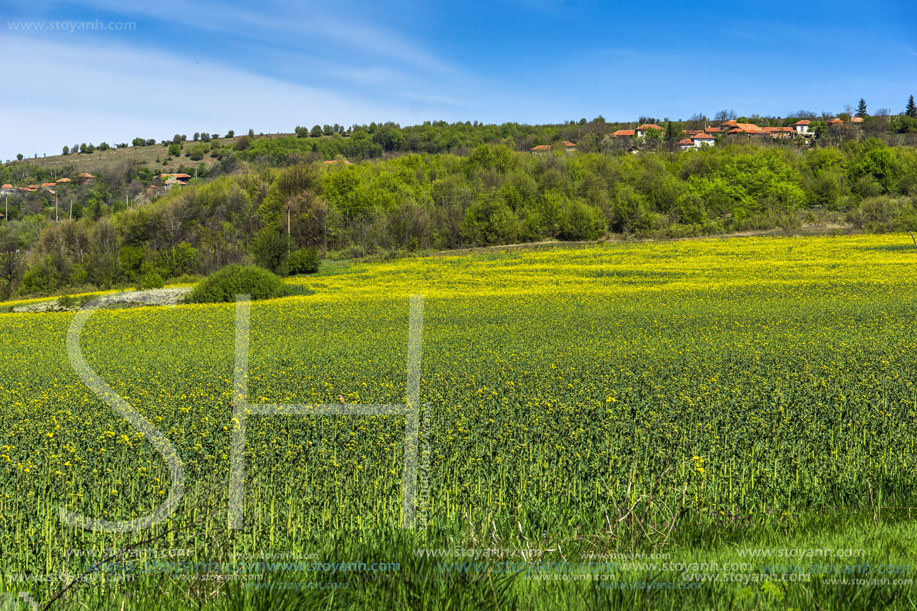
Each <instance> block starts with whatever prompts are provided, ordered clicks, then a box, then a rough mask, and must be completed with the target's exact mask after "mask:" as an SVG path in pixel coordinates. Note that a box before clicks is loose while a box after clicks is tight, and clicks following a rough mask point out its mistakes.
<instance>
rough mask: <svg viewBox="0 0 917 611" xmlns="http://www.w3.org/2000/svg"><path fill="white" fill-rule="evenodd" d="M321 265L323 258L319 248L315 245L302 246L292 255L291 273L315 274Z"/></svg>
mask: <svg viewBox="0 0 917 611" xmlns="http://www.w3.org/2000/svg"><path fill="white" fill-rule="evenodd" d="M320 265H321V258H320V257H319V256H318V249H316V248H315V247H314V246H311V247H309V248H301V249H299V250H297V251H295V252H293V254H291V255H290V265H289V267H290V269H289V271H290V273H291V274H314V273H316V272H317V271H318V268H319V266H320Z"/></svg>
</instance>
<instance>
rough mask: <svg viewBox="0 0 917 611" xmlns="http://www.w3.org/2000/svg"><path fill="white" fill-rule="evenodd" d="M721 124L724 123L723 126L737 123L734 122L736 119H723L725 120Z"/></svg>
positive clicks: (733, 125) (731, 125) (732, 125)
mask: <svg viewBox="0 0 917 611" xmlns="http://www.w3.org/2000/svg"><path fill="white" fill-rule="evenodd" d="M723 125H724V126H725V127H735V126H736V125H737V123H736V120H735V119H729V120H728V121H725V122H724V123H723Z"/></svg>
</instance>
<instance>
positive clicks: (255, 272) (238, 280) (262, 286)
mask: <svg viewBox="0 0 917 611" xmlns="http://www.w3.org/2000/svg"><path fill="white" fill-rule="evenodd" d="M291 292H292V291H291V289H290V287H289V286H287V285H286V284H284V282H283V279H281V278H280V276H277V275H276V274H273V273H271V272H269V271H267V270H266V269H261V268H260V267H256V266H254V265H247V266H244V267H243V266H241V265H227V266H226V267H224V268H223V269H221V270H220V271H218V272H216V273H215V274H213V275H211V276H209V277H208V278H206V279H204V280H203V281H202V282H201V283H200V284H198V285H197V286H195V287H194V289H193V290H192V291H191V292H190V293H188V296H187V297H185V302H186V303H218V302H233V301H235V300H236V295H243V294H244V295H249V296H251V298H252V299H274V298H276V297H286V296H287V295H290V294H291Z"/></svg>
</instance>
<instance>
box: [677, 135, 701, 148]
mask: <svg viewBox="0 0 917 611" xmlns="http://www.w3.org/2000/svg"><path fill="white" fill-rule="evenodd" d="M678 148H679V149H680V150H682V151H690V150H693V149H695V148H697V147H696V146H695V144H694V140H691V139H690V138H685V139H684V140H679V141H678Z"/></svg>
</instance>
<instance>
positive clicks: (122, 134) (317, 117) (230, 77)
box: [0, 37, 411, 159]
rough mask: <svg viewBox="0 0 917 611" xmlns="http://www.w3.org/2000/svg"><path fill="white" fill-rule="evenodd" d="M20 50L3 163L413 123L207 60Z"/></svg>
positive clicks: (33, 47)
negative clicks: (194, 136)
mask: <svg viewBox="0 0 917 611" xmlns="http://www.w3.org/2000/svg"><path fill="white" fill-rule="evenodd" d="M4 49H15V50H16V54H17V57H18V58H19V60H18V61H16V62H11V63H10V65H9V66H8V67H7V70H6V72H5V76H4V78H5V79H8V82H16V83H25V84H26V85H25V86H23V87H22V88H20V89H19V91H18V92H17V95H15V96H0V116H3V117H5V120H4V121H3V127H0V158H3V159H7V158H11V157H13V156H14V155H15V154H16V153H17V152H22V153H24V154H27V155H28V154H30V153H32V152H38V153H42V152H48V153H56V152H57V151H59V150H60V148H61V146H63V145H64V144H70V145H72V144H73V143H74V142H88V141H93V142H95V143H98V142H99V141H101V140H106V141H108V142H110V143H111V142H113V141H114V142H122V141H130V140H131V139H132V138H134V137H136V136H141V137H145V138H157V139H160V138H165V137H169V136H170V135H171V134H172V133H175V132H179V133H193V132H195V131H201V130H208V131H211V132H223V131H225V130H227V129H235V130H236V131H240V130H247V129H248V128H249V127H253V128H255V129H256V131H264V132H275V131H290V130H291V129H292V128H293V127H294V126H295V125H297V124H301V123H302V122H304V121H306V120H310V121H314V122H322V123H332V122H339V123H342V124H349V123H353V122H369V121H373V120H376V121H378V120H380V119H384V120H399V119H400V120H405V119H408V118H410V111H411V109H409V108H408V107H407V105H405V107H399V106H397V105H387V104H385V103H383V102H380V101H379V100H378V99H367V98H365V97H362V96H360V95H356V94H348V95H345V94H342V93H339V92H335V91H330V90H326V89H322V88H317V87H305V86H301V85H296V84H291V83H288V82H284V81H281V80H277V79H273V78H268V77H265V76H261V75H258V74H253V73H250V72H246V71H244V70H239V69H235V68H232V67H227V66H224V65H219V64H215V63H209V62H206V61H194V60H190V59H188V58H184V57H181V56H177V55H172V54H168V53H163V52H155V51H153V52H151V51H141V50H136V49H133V48H130V47H124V46H120V45H118V46H115V45H93V46H90V45H85V44H78V43H70V42H57V41H49V40H38V39H33V38H28V37H20V38H12V37H5V38H4V40H3V49H0V50H4Z"/></svg>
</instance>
